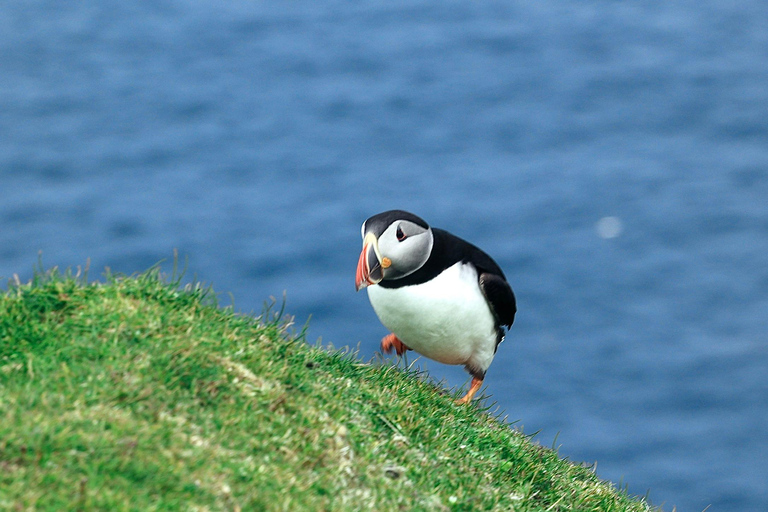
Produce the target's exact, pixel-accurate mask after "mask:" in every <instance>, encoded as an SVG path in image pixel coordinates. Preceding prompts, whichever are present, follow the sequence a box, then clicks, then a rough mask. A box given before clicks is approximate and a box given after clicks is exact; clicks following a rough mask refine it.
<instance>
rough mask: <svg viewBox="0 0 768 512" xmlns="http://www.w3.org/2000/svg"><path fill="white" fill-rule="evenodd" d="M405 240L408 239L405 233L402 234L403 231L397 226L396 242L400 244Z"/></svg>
mask: <svg viewBox="0 0 768 512" xmlns="http://www.w3.org/2000/svg"><path fill="white" fill-rule="evenodd" d="M406 238H408V236H407V235H406V234H405V233H403V230H402V229H400V226H398V227H397V241H398V242H402V241H403V240H405V239H406Z"/></svg>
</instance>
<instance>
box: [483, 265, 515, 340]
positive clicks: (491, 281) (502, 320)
mask: <svg viewBox="0 0 768 512" xmlns="http://www.w3.org/2000/svg"><path fill="white" fill-rule="evenodd" d="M479 281H480V289H481V290H482V291H483V295H485V298H486V300H487V301H488V302H489V303H490V304H491V309H492V310H493V312H494V314H495V315H496V318H497V320H498V322H499V324H501V325H506V326H507V327H512V324H513V323H514V322H515V313H517V302H516V301H515V294H514V293H513V292H512V287H511V286H509V283H508V282H507V280H506V279H504V277H503V276H500V275H497V274H491V273H489V272H483V273H482V274H480V277H479Z"/></svg>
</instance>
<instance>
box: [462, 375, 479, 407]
mask: <svg viewBox="0 0 768 512" xmlns="http://www.w3.org/2000/svg"><path fill="white" fill-rule="evenodd" d="M482 386H483V380H482V379H478V378H477V377H472V384H470V386H469V391H467V394H466V395H464V396H463V397H461V398H459V399H458V400H456V403H457V404H466V403H468V402H471V401H472V399H473V398H474V397H475V394H476V393H477V392H478V391H479V390H480V388H481V387H482Z"/></svg>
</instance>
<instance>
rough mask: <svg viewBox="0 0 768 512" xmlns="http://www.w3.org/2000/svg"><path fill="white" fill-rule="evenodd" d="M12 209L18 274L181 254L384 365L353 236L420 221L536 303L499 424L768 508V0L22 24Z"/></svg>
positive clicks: (7, 81) (89, 15)
mask: <svg viewBox="0 0 768 512" xmlns="http://www.w3.org/2000/svg"><path fill="white" fill-rule="evenodd" d="M0 193H1V194H2V195H1V196H0V277H2V278H3V280H4V281H5V280H7V279H10V278H12V277H13V275H14V274H18V276H19V278H20V279H22V280H26V279H29V278H30V277H31V275H32V271H33V267H34V266H35V264H36V262H37V261H38V255H39V254H40V253H42V262H43V266H44V267H46V268H50V267H53V266H58V267H59V268H67V267H72V268H73V269H74V268H76V267H77V266H81V267H82V266H85V265H86V262H88V261H90V276H91V278H98V277H99V275H100V274H101V273H102V272H103V271H104V269H105V267H109V268H110V269H111V270H112V271H113V272H123V273H127V274H131V273H134V272H140V271H143V270H146V269H148V268H149V267H151V266H152V265H154V264H156V263H158V262H160V261H163V263H162V266H163V268H164V269H165V270H166V271H168V272H170V271H171V267H172V260H173V252H174V249H178V252H179V255H180V259H181V262H182V265H184V264H185V265H186V269H187V276H188V278H189V279H192V278H196V279H198V280H200V281H203V282H205V283H209V284H211V285H212V286H213V288H214V289H215V290H216V291H218V292H220V293H221V296H220V299H221V301H222V303H226V304H228V303H231V302H232V301H233V302H234V306H235V308H236V309H237V310H238V311H241V312H243V313H247V314H254V315H258V314H260V313H261V311H262V308H263V305H264V303H265V301H269V300H270V297H275V298H276V300H277V301H278V302H281V301H282V300H283V295H284V294H285V298H286V310H287V311H288V312H289V313H290V314H292V315H294V316H295V323H296V329H297V330H299V329H301V327H302V326H303V325H304V324H305V323H306V322H307V320H308V319H309V328H308V332H307V340H308V341H309V342H311V343H314V342H315V341H317V340H318V338H321V339H322V342H323V343H325V344H333V345H334V346H335V347H350V349H352V350H359V357H360V358H361V359H363V360H366V361H367V360H370V359H372V358H374V357H375V354H376V352H377V350H378V344H379V340H380V338H381V337H382V336H383V335H385V334H386V331H385V329H384V328H383V327H382V326H381V324H380V323H379V322H378V320H377V318H376V316H375V314H374V313H373V311H372V309H371V307H370V304H369V303H368V300H367V297H366V295H365V292H362V293H355V290H354V273H355V266H356V263H357V258H358V254H359V251H360V248H361V240H360V225H361V224H362V222H363V221H364V220H365V219H366V218H367V217H368V216H370V215H373V214H375V213H378V212H380V211H383V210H386V209H391V208H400V209H406V210H410V211H412V212H414V213H416V214H418V215H420V216H422V217H423V218H425V219H426V220H427V221H428V222H430V223H431V224H432V225H434V226H437V227H441V228H444V229H447V230H449V231H451V232H453V233H455V234H457V235H459V236H461V237H463V238H466V239H468V240H470V241H472V242H473V243H475V244H476V245H478V246H480V247H482V248H483V249H485V250H486V251H487V252H488V253H489V254H491V255H492V256H493V257H494V258H495V259H496V260H497V261H498V263H499V264H500V265H501V267H502V268H503V269H504V271H505V273H506V275H507V278H508V279H509V281H510V282H511V284H512V286H513V288H514V290H515V292H516V294H517V298H518V306H519V313H518V317H517V321H516V323H515V325H514V326H513V327H512V329H511V331H510V333H509V335H508V336H507V339H506V341H505V342H504V344H503V345H502V346H501V347H500V349H499V352H498V355H497V358H496V360H495V361H494V363H493V365H492V366H491V368H490V370H489V372H488V376H487V379H486V385H487V387H486V388H485V391H484V392H485V394H486V395H488V396H489V398H488V403H495V406H494V407H497V408H498V409H497V410H498V413H499V414H503V415H506V416H507V417H508V421H509V422H510V423H511V422H516V423H515V426H516V427H517V428H521V429H523V430H524V431H525V432H526V433H529V434H533V433H535V432H538V434H537V435H536V436H535V437H534V440H535V441H538V442H539V443H541V444H542V445H545V446H553V445H554V446H555V447H557V448H558V450H559V452H560V454H561V455H562V456H567V457H568V458H570V459H571V460H575V461H579V462H585V463H589V464H593V463H596V465H597V473H598V474H599V475H600V476H601V477H602V478H605V479H608V480H611V481H613V482H615V483H616V484H619V485H622V486H627V488H628V490H629V492H631V493H633V494H637V495H641V496H642V495H646V493H647V495H648V499H649V500H650V501H651V502H652V503H653V504H655V505H662V506H663V508H664V510H668V511H670V510H673V507H676V508H677V510H679V511H702V510H704V509H705V508H706V507H710V508H708V509H707V510H708V511H709V512H723V511H729V512H730V511H732V512H736V511H738V512H744V511H756V512H757V511H765V510H768V463H767V462H768V426H767V425H768V3H766V2H763V1H749V0H747V1H744V2H720V1H713V0H699V1H696V2H694V1H671V2H652V1H627V2H613V1H585V2H555V1H549V0H542V1H537V2H523V1H515V0H512V1H478V2H463V1H461V2H460V1H451V0H448V1H445V0H443V1H427V0H421V1H420V0H416V1H408V2H404V1H398V0H388V1H380V0H374V1H363V2H347V1H327V2H317V1H302V0H298V1H292V2H245V1H237V0H236V1H232V2H206V1H199V0H151V1H150V0H143V1H133V2H124V1H120V2H119V1H114V0H100V1H94V0H85V1H81V2H61V1H59V0H30V1H26V2H19V1H8V2H2V3H0ZM230 294H231V295H230ZM310 316H311V319H310ZM412 360H413V356H410V361H412ZM392 364H395V361H394V360H392ZM416 364H417V365H419V366H420V367H421V368H425V369H426V370H427V371H428V372H429V374H430V375H431V376H432V377H433V378H434V379H435V380H436V381H442V382H443V384H444V385H445V386H447V387H455V386H461V385H465V384H466V382H467V378H466V375H465V373H464V371H463V370H462V369H461V368H457V367H449V366H443V365H440V364H437V363H434V362H431V361H425V360H419V361H418V362H417V363H416Z"/></svg>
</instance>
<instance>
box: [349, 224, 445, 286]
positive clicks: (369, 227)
mask: <svg viewBox="0 0 768 512" xmlns="http://www.w3.org/2000/svg"><path fill="white" fill-rule="evenodd" d="M392 213H396V212H384V213H383V214H379V215H375V216H373V217H371V218H370V219H368V220H367V221H365V222H364V223H363V227H362V228H361V234H362V236H363V251H362V252H361V253H360V259H359V260H358V263H357V275H356V279H355V286H356V287H357V289H358V291H359V290H361V289H363V288H365V287H366V286H369V285H372V284H376V283H378V282H380V281H382V280H384V279H387V280H392V279H399V278H401V277H405V276H407V275H409V274H412V273H413V272H416V271H417V270H418V269H420V268H421V267H422V266H423V265H424V264H425V263H426V262H427V259H429V255H430V254H431V252H432V245H433V243H434V238H433V235H432V229H430V228H429V226H426V223H424V221H421V219H418V217H415V216H413V215H411V214H408V215H409V216H411V217H413V218H415V219H418V220H419V221H421V224H419V223H417V222H416V221H412V220H408V219H396V220H394V221H391V219H390V218H391V217H392ZM388 214H389V215H388Z"/></svg>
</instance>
